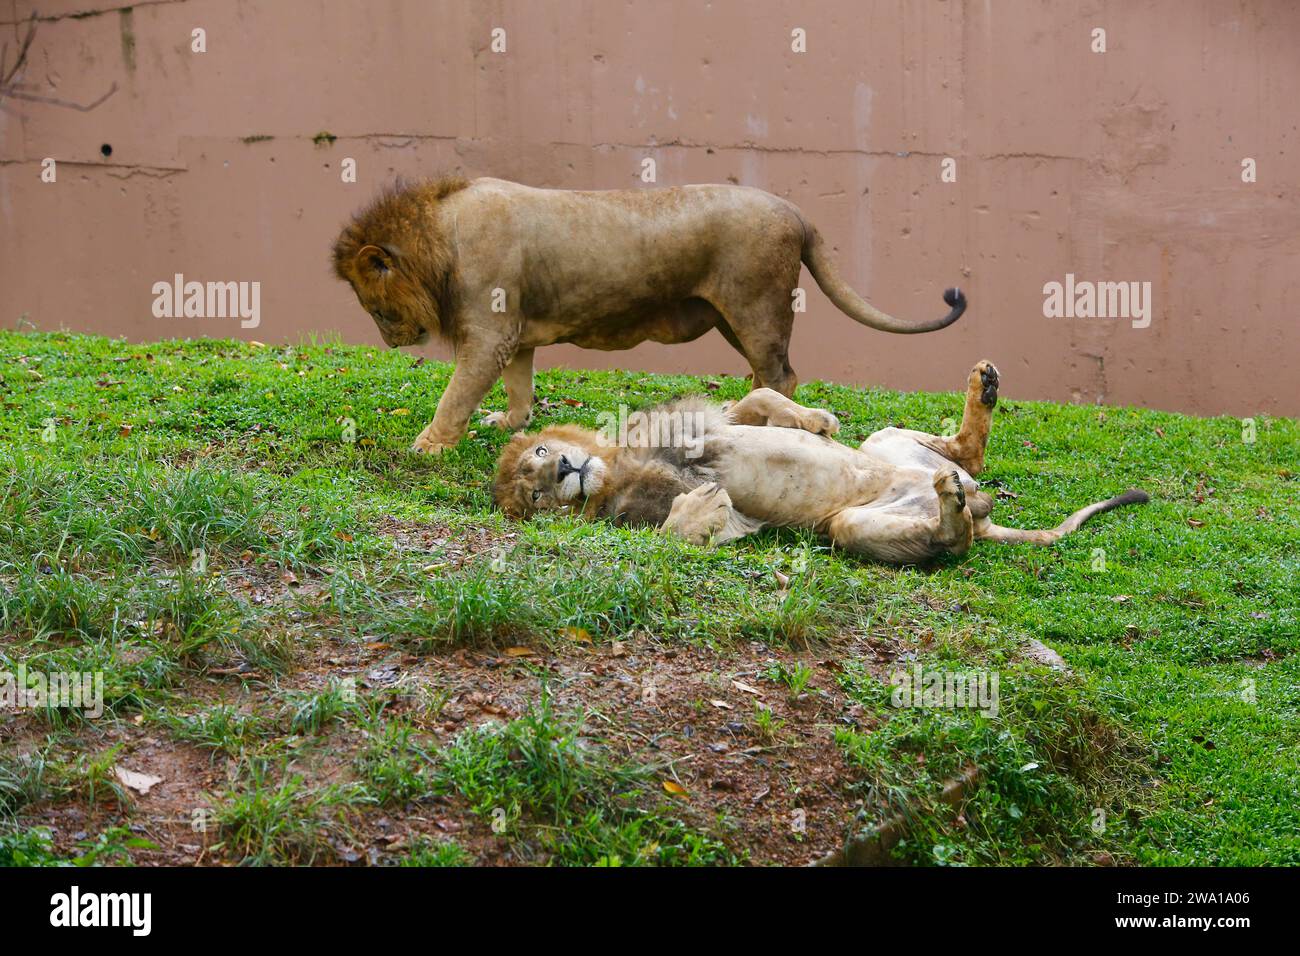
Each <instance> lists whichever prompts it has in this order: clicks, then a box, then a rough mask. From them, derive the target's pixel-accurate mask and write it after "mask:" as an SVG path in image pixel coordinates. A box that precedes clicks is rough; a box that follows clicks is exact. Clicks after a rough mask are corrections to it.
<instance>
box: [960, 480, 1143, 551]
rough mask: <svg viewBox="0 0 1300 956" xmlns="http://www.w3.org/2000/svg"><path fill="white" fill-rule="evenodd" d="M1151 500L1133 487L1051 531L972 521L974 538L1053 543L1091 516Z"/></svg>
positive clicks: (1024, 542)
mask: <svg viewBox="0 0 1300 956" xmlns="http://www.w3.org/2000/svg"><path fill="white" fill-rule="evenodd" d="M1150 500H1151V497H1150V496H1149V495H1148V494H1147V493H1146V492H1145V491H1138V490H1137V489H1136V488H1132V489H1129V490H1128V491H1126V492H1124V493H1123V494H1122V495H1116V496H1115V497H1114V498H1108V499H1106V500H1105V501H1098V502H1096V503H1095V504H1090V505H1088V506H1087V507H1086V508H1080V509H1079V510H1078V511H1076V512H1075V513H1074V514H1072V515H1070V517H1068V518H1066V519H1065V520H1064V521H1062V522H1061V523H1060V524H1058V525H1057V526H1056V527H1055V528H1052V529H1050V530H1047V529H1044V530H1038V531H1026V530H1021V529H1020V528H1004V527H1002V526H1001V525H996V524H994V523H993V522H992V521H989V520H988V519H987V518H982V519H977V520H976V521H975V538H976V540H978V541H1001V542H1002V543H1003V544H1054V543H1056V542H1057V541H1058V540H1060V538H1061V537H1062V536H1063V535H1067V534H1069V533H1070V532H1071V531H1077V530H1078V529H1079V526H1080V525H1081V524H1083V523H1084V522H1085V521H1087V520H1088V519H1089V518H1091V517H1092V516H1093V515H1099V514H1101V513H1102V512H1104V511H1111V510H1113V509H1115V508H1121V507H1123V506H1124V505H1144V504H1146V503H1147V502H1148V501H1150Z"/></svg>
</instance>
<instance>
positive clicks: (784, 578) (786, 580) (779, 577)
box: [772, 568, 790, 591]
mask: <svg viewBox="0 0 1300 956" xmlns="http://www.w3.org/2000/svg"><path fill="white" fill-rule="evenodd" d="M772 574H773V575H775V576H776V583H777V586H778V587H779V588H780V590H782V591H784V590H786V589H787V588H788V587H790V576H789V575H788V574H782V573H781V572H780V571H778V570H777V569H776V568H773V569H772Z"/></svg>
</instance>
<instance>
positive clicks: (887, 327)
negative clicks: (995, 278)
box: [799, 214, 966, 334]
mask: <svg viewBox="0 0 1300 956" xmlns="http://www.w3.org/2000/svg"><path fill="white" fill-rule="evenodd" d="M799 219H800V221H801V222H802V223H803V231H804V241H803V253H802V255H801V258H802V259H803V261H804V264H805V265H806V266H808V271H809V272H811V273H812V277H813V278H814V279H816V280H817V285H818V286H819V287H820V288H821V290H822V291H823V292H825V293H826V297H827V298H828V299H830V300H831V301H832V302H834V303H835V307H836V308H837V309H839V310H840V311H841V312H843V313H844V314H845V315H847V316H848V317H849V318H851V319H853V321H855V322H861V323H862V324H863V325H868V326H870V327H871V328H873V329H879V330H880V331H882V332H902V333H905V334H910V333H914V332H933V331H934V330H935V329H942V328H944V327H946V326H949V325H952V324H953V323H954V322H956V321H957V320H958V319H959V318H961V314H962V313H963V312H965V311H966V296H965V295H964V294H963V293H962V291H961V289H948V290H946V291H945V292H944V294H943V301H944V302H946V303H947V304H948V305H949V307H950V311H949V312H948V314H947V315H945V316H944V317H943V318H940V319H933V320H931V321H929V322H916V323H912V322H904V321H902V320H901V319H896V318H894V317H893V316H892V315H887V314H886V313H884V312H881V311H880V310H879V309H877V308H876V307H875V306H873V305H872V304H871V303H870V302H868V301H867V300H866V299H864V298H862V296H860V295H858V294H857V292H855V291H853V287H852V286H850V285H849V284H848V283H847V282H845V281H844V279H843V278H841V277H840V274H839V272H838V271H837V270H836V268H835V263H834V262H832V261H831V257H830V254H829V253H828V252H827V251H826V243H825V242H824V241H823V240H822V237H821V234H820V233H818V231H817V227H816V226H814V225H813V224H812V223H810V222H809V221H808V220H807V219H805V218H804V217H803V215H802V214H800V215H799Z"/></svg>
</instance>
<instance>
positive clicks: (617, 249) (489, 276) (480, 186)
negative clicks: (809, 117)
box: [334, 178, 966, 454]
mask: <svg viewBox="0 0 1300 956" xmlns="http://www.w3.org/2000/svg"><path fill="white" fill-rule="evenodd" d="M801 264H803V265H807V266H808V271H809V272H811V273H812V276H813V278H814V279H816V280H817V285H818V286H820V287H821V290H822V291H823V292H824V293H826V295H827V297H829V298H830V300H831V301H832V302H834V303H835V305H836V307H838V308H839V309H840V311H841V312H843V313H844V314H845V315H847V316H849V317H850V318H852V319H854V320H855V321H857V322H860V323H862V324H863V325H867V326H870V327H871V328H873V329H880V330H882V331H886V332H903V333H913V332H930V331H933V330H935V329H942V328H944V327H945V326H947V325H951V324H952V323H953V322H956V321H957V319H958V318H959V317H960V316H961V314H962V312H964V311H965V309H966V299H965V296H963V295H962V293H961V291H960V290H958V289H949V290H948V291H946V292H945V293H944V296H943V298H944V301H945V302H946V303H947V304H948V306H949V307H950V308H949V312H948V314H947V315H945V316H943V317H942V318H939V319H934V320H931V321H928V322H919V323H913V324H909V323H906V322H902V321H900V320H898V319H895V318H893V317H892V316H889V315H886V314H885V313H883V312H881V311H879V310H878V309H875V308H874V307H872V306H871V305H870V304H869V303H867V302H866V301H865V300H864V299H862V297H861V296H859V295H858V294H857V293H856V292H854V291H853V289H852V288H850V287H849V285H848V284H847V283H846V282H845V281H844V280H843V279H842V278H841V277H840V275H839V273H838V272H837V271H836V270H835V267H834V265H833V264H832V263H831V260H830V257H829V255H828V254H827V251H826V246H825V243H824V242H823V241H822V238H821V236H820V235H819V234H818V232H817V229H816V227H815V226H813V225H812V223H810V222H809V221H808V220H807V218H806V217H805V216H804V215H803V214H802V213H801V212H800V211H799V209H798V208H797V207H796V206H794V205H793V204H792V203H789V202H787V201H785V200H784V199H780V198H778V197H776V196H773V195H771V194H769V193H765V192H763V191H762V190H761V189H753V188H750V187H746V186H681V187H676V188H672V189H656V190H620V191H608V192H569V191H566V190H558V189H533V188H531V187H529V186H521V185H519V184H517V183H511V182H506V181H504V180H500V179H476V180H474V181H473V182H470V181H468V180H465V179H459V178H444V179H438V180H432V181H428V182H423V183H419V184H416V185H412V186H402V185H399V186H396V187H394V188H392V189H390V190H388V191H386V192H385V193H384V194H383V195H381V196H380V197H379V198H378V199H377V200H375V201H374V202H373V203H371V205H370V206H368V207H367V208H366V209H364V210H362V211H361V212H360V213H359V214H358V215H357V216H355V217H354V218H353V220H352V222H351V223H350V224H349V225H348V226H346V227H345V228H344V229H343V232H342V233H341V234H340V236H339V238H338V240H337V241H336V242H335V243H334V271H335V272H336V273H337V274H338V276H339V277H340V278H342V279H345V280H346V281H347V282H349V283H350V284H351V285H352V289H353V291H355V292H356V294H357V298H358V299H359V300H360V302H361V306H362V308H364V309H365V310H366V311H367V312H369V313H370V314H371V315H372V316H373V317H374V320H375V323H376V324H377V325H378V326H379V334H380V335H382V336H383V338H384V341H385V342H387V343H388V344H389V345H390V346H393V347H398V346H402V345H416V344H422V343H424V342H425V341H427V340H428V338H429V336H430V335H438V336H440V337H441V338H443V339H444V340H446V341H448V342H449V343H450V344H451V346H452V348H453V349H454V350H455V355H456V370H455V372H454V373H453V374H452V377H451V383H450V384H449V385H448V386H447V391H446V392H445V393H444V394H443V396H442V399H441V400H440V401H439V402H438V411H437V413H436V414H435V415H434V418H433V421H432V422H431V423H430V424H429V425H428V426H427V427H426V428H425V429H424V431H422V432H421V433H420V435H419V437H418V438H417V439H416V440H415V450H416V451H421V452H426V453H428V454H437V453H439V452H441V451H442V450H443V449H445V448H448V447H450V446H451V445H454V444H455V443H456V442H458V441H459V440H460V438H461V436H462V435H463V434H464V433H465V428H466V426H467V425H468V424H469V419H470V416H471V415H472V414H473V413H474V410H475V409H476V408H478V406H479V403H480V402H481V401H482V400H483V397H484V396H485V395H486V394H487V393H488V390H489V389H491V388H492V385H493V384H494V383H495V382H496V380H497V379H498V378H504V380H505V388H506V395H507V396H508V399H509V403H508V404H509V409H508V411H506V412H504V413H500V412H498V413H495V414H492V415H489V416H487V418H486V419H485V422H486V423H487V424H492V425H497V426H500V427H503V428H508V429H515V428H520V427H522V426H523V425H525V424H527V423H528V421H529V418H530V417H531V414H532V404H533V351H534V349H536V348H537V347H538V346H541V345H553V344H555V343H557V342H572V343H574V344H576V345H580V346H582V347H584V348H594V349H607V350H608V349H627V348H631V347H632V346H634V345H637V344H639V343H641V342H644V341H647V340H650V341H654V342H674V343H675V342H691V341H694V340H695V339H697V338H699V337H700V336H701V335H703V334H704V333H705V332H707V331H709V329H713V328H716V329H717V330H718V331H719V332H721V333H722V335H723V337H724V338H726V340H727V341H728V342H730V343H731V344H732V346H733V347H735V349H736V350H737V351H738V352H740V353H741V354H742V355H743V356H744V357H745V359H746V361H748V362H749V365H750V367H751V368H752V369H753V371H754V387H755V388H763V387H766V388H770V389H772V390H774V391H776V392H779V393H780V394H782V395H785V396H791V395H793V394H794V390H795V386H796V385H797V384H798V378H797V377H796V376H795V373H794V370H793V369H792V368H791V367H790V361H789V349H790V329H791V326H792V324H793V321H794V313H793V310H792V308H791V296H792V293H793V291H794V289H795V288H796V287H797V285H798V282H799V269H800V265H801Z"/></svg>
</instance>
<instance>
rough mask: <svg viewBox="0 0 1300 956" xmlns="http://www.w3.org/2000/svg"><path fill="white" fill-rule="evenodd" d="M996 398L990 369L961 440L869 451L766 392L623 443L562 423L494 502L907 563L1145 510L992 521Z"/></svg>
mask: <svg viewBox="0 0 1300 956" xmlns="http://www.w3.org/2000/svg"><path fill="white" fill-rule="evenodd" d="M997 391H998V372H997V369H996V368H994V367H993V365H992V363H990V362H980V363H979V364H978V365H976V366H975V368H974V369H973V370H972V371H971V373H970V378H969V380H968V386H967V392H966V408H965V413H964V415H963V417H962V424H961V429H960V430H959V431H958V432H957V434H956V435H952V436H949V437H940V436H937V435H928V434H925V433H924V432H917V431H910V430H907V429H901V428H885V429H882V430H880V431H878V432H876V433H875V434H873V435H872V436H871V437H870V438H868V439H867V440H866V441H865V442H863V444H862V447H861V448H850V447H849V446H848V445H844V444H841V443H840V442H837V441H834V440H833V439H832V438H831V436H832V435H834V434H835V433H836V432H837V431H838V430H839V422H838V421H837V420H836V418H835V416H834V415H832V414H831V413H830V412H826V411H822V410H820V409H815V408H805V407H803V406H802V405H798V404H796V403H795V402H793V401H791V400H790V399H788V398H786V397H785V396H783V395H781V394H779V393H778V392H775V391H773V390H771V389H766V388H759V389H755V390H754V391H752V392H750V393H749V394H748V395H747V396H745V397H744V398H743V399H741V400H740V401H738V402H736V403H735V404H732V405H730V406H723V405H718V404H716V403H714V402H710V401H707V400H705V399H693V398H688V399H683V400H681V401H678V402H675V403H672V404H670V405H666V406H661V407H659V408H657V409H652V410H651V411H650V412H647V413H643V414H642V416H640V417H639V419H638V420H637V421H636V422H635V423H634V424H633V426H632V427H631V428H629V429H628V431H627V435H626V439H625V440H623V441H618V442H615V441H611V440H610V438H609V437H607V436H604V435H601V434H599V433H597V432H594V431H590V430H588V429H584V428H579V427H577V426H574V425H556V426H553V427H551V428H547V429H545V430H544V431H542V432H540V433H538V434H531V435H527V434H520V435H516V436H515V437H514V438H513V439H512V440H511V442H510V443H509V444H508V445H507V446H506V447H505V449H504V450H503V451H502V453H501V458H500V460H499V462H498V463H497V474H496V482H495V487H494V496H495V498H496V502H497V505H498V506H499V507H500V508H502V509H503V510H504V511H506V512H507V513H508V514H510V515H513V516H515V517H519V518H525V517H528V516H530V515H533V514H535V513H537V512H539V511H560V512H572V513H575V514H581V515H583V516H584V517H588V518H607V519H610V520H613V521H615V522H617V523H620V524H629V525H641V526H652V527H657V528H661V529H662V530H663V531H665V532H668V533H670V534H675V535H677V536H679V537H681V538H684V539H685V540H687V541H689V542H692V543H694V544H706V543H709V542H716V543H722V542H726V541H734V540H735V539H737V538H740V537H743V536H744V535H747V534H751V533H752V532H755V531H757V530H759V529H760V528H765V527H797V528H809V529H812V530H814V531H816V532H817V533H819V534H823V535H825V536H827V537H828V538H830V540H831V542H832V543H833V544H834V545H836V546H837V547H841V548H844V549H845V550H848V551H853V552H855V553H857V554H860V555H863V556H865V557H869V558H875V559H877V560H881V561H891V562H895V563H900V564H911V563H916V562H920V561H925V560H927V559H929V558H933V557H935V556H937V555H940V554H943V553H945V552H946V553H949V554H955V555H961V554H964V553H965V552H966V550H967V549H968V548H969V547H970V545H971V542H972V541H974V540H991V541H1006V542H1030V543H1034V544H1051V543H1053V542H1054V541H1056V540H1057V539H1058V538H1060V537H1061V536H1062V535H1064V534H1068V533H1070V532H1071V531H1074V530H1075V529H1076V528H1078V527H1079V526H1080V525H1081V524H1083V523H1084V522H1085V521H1087V520H1088V519H1089V518H1091V517H1092V516H1093V515H1096V514H1100V513H1102V512H1103V511H1109V510H1111V509H1112V508H1118V507H1120V506H1121V505H1127V504H1140V503H1143V502H1146V501H1147V500H1148V498H1147V495H1146V493H1145V492H1141V491H1127V492H1125V493H1124V494H1122V495H1119V496H1118V497H1115V498H1111V499H1110V500H1108V501H1102V502H1098V503H1096V504H1091V505H1088V506H1087V507H1086V508H1082V509H1080V510H1079V511H1076V512H1075V513H1074V514H1072V515H1070V517H1068V518H1067V519H1066V520H1065V521H1063V522H1062V523H1061V524H1060V525H1058V526H1057V527H1056V528H1053V529H1051V530H1041V531H1022V530H1017V529H1014V528H1004V527H1001V526H999V525H996V524H994V523H993V522H992V521H991V520H990V519H989V512H990V510H991V509H992V507H993V499H992V497H990V496H989V495H988V494H987V493H985V492H982V491H980V490H979V485H978V484H977V483H976V482H975V480H974V476H975V475H978V474H979V473H980V472H981V471H983V468H984V449H985V446H986V445H987V443H988V437H989V427H990V424H991V420H992V411H993V406H994V405H996V404H997ZM664 423H667V426H666V427H665V425H664ZM664 435H669V436H670V437H671V439H672V440H671V441H667V442H665V441H663V440H662V439H663V437H664Z"/></svg>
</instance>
